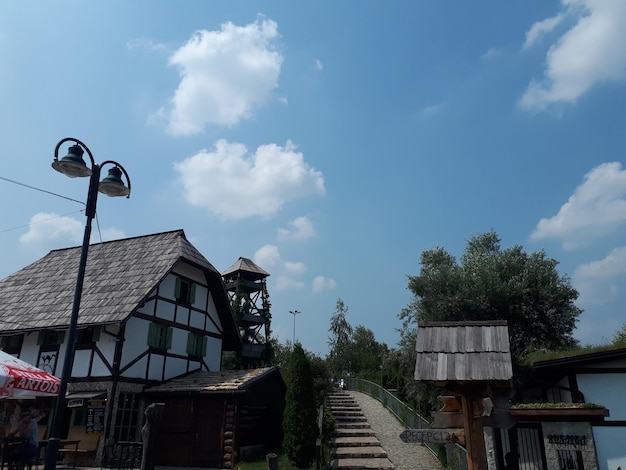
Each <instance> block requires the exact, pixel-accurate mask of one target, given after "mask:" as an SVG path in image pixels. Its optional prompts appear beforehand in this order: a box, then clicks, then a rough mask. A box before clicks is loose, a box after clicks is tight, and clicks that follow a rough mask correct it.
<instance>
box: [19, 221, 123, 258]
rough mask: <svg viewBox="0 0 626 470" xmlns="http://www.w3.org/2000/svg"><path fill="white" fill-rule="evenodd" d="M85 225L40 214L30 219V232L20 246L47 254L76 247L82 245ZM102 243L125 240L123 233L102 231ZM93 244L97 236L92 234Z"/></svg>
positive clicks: (22, 238) (21, 238) (23, 237)
mask: <svg viewBox="0 0 626 470" xmlns="http://www.w3.org/2000/svg"><path fill="white" fill-rule="evenodd" d="M84 231H85V224H84V223H83V222H79V221H78V220H76V219H73V218H72V217H67V216H61V215H58V214H54V213H45V212H40V213H38V214H35V215H33V216H32V217H31V219H30V224H29V227H28V232H26V233H25V234H24V235H22V236H21V237H20V244H21V245H22V246H25V247H27V248H29V249H32V250H35V251H37V252H38V253H45V252H48V251H50V250H52V249H56V248H58V247H61V246H62V247H68V246H76V245H79V244H81V243H82V240H83V234H84ZM98 235H101V236H102V241H108V240H115V239H119V238H124V237H125V234H124V232H123V231H121V230H119V229H116V228H108V229H104V230H101V231H100V232H99V234H98ZM91 241H92V243H95V242H96V241H100V238H99V237H98V239H97V240H96V236H95V235H94V234H92V236H91Z"/></svg>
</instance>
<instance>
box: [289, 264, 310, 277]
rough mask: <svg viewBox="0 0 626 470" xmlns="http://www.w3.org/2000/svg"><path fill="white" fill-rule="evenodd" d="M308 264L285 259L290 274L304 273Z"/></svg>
mask: <svg viewBox="0 0 626 470" xmlns="http://www.w3.org/2000/svg"><path fill="white" fill-rule="evenodd" d="M306 269H307V268H306V264H304V263H303V262H301V261H285V271H287V272H288V273H290V274H295V275H298V274H302V273H305V272H306Z"/></svg>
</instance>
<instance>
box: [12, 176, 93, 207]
mask: <svg viewBox="0 0 626 470" xmlns="http://www.w3.org/2000/svg"><path fill="white" fill-rule="evenodd" d="M0 180H4V181H8V182H9V183H13V184H17V185H18V186H24V187H25V188H28V189H34V190H35V191H41V192H42V193H46V194H51V195H52V196H56V197H60V198H62V199H67V200H68V201H72V202H77V203H79V204H82V205H83V206H84V205H85V203H84V202H83V201H79V200H77V199H72V198H71V197H67V196H62V195H61V194H57V193H53V192H52V191H47V190H45V189H41V188H37V187H35V186H30V185H28V184H25V183H20V182H19V181H15V180H11V179H9V178H5V177H4V176H0Z"/></svg>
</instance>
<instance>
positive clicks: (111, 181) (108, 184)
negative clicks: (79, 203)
mask: <svg viewBox="0 0 626 470" xmlns="http://www.w3.org/2000/svg"><path fill="white" fill-rule="evenodd" d="M98 191H100V192H101V193H103V194H106V195H107V196H111V197H115V196H128V195H129V194H130V189H129V188H127V187H126V185H125V184H124V181H122V170H120V169H119V167H117V166H114V167H113V168H111V169H110V170H109V174H108V175H107V176H106V177H105V178H103V179H102V181H100V184H99V185H98Z"/></svg>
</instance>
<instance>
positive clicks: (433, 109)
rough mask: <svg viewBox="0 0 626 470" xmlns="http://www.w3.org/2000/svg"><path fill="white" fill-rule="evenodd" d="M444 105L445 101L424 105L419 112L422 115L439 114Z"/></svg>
mask: <svg viewBox="0 0 626 470" xmlns="http://www.w3.org/2000/svg"><path fill="white" fill-rule="evenodd" d="M445 106H446V104H445V103H437V104H432V105H430V106H425V107H423V108H422V109H421V111H420V114H421V116H422V117H430V116H435V115H437V114H439V113H440V112H441V111H442V110H443V109H444V108H445Z"/></svg>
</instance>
